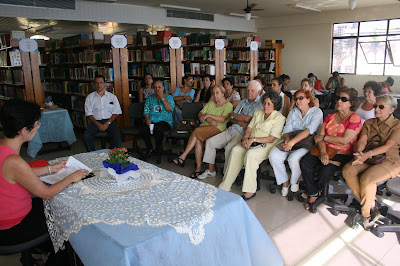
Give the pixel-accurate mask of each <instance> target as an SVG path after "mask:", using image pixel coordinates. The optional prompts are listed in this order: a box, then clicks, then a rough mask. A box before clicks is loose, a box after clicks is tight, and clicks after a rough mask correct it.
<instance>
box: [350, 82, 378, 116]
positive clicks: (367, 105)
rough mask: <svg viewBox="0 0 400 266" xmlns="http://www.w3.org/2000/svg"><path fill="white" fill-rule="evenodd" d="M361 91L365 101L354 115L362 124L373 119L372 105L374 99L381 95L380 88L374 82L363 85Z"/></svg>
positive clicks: (373, 109) (373, 110) (374, 101)
mask: <svg viewBox="0 0 400 266" xmlns="http://www.w3.org/2000/svg"><path fill="white" fill-rule="evenodd" d="M363 91H364V97H365V101H362V102H361V103H360V105H359V106H358V108H357V110H356V114H358V115H359V116H360V117H361V123H362V124H364V122H365V120H368V119H370V118H374V117H375V108H374V105H375V103H376V97H377V96H379V95H381V93H382V86H381V85H380V84H379V83H378V82H376V81H368V82H367V83H365V84H364V88H363Z"/></svg>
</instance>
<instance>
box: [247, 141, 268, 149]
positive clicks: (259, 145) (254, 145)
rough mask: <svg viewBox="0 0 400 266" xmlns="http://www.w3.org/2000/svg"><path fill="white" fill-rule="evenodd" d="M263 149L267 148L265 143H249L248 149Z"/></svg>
mask: <svg viewBox="0 0 400 266" xmlns="http://www.w3.org/2000/svg"><path fill="white" fill-rule="evenodd" d="M261 147H263V148H265V147H267V143H261V142H253V143H251V145H250V147H249V149H256V148H261Z"/></svg>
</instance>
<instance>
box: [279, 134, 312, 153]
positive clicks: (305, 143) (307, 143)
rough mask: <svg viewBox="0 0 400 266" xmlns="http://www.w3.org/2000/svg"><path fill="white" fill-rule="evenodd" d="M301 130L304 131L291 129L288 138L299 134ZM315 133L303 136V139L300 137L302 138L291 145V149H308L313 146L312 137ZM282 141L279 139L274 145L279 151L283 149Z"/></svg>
mask: <svg viewBox="0 0 400 266" xmlns="http://www.w3.org/2000/svg"><path fill="white" fill-rule="evenodd" d="M303 131H304V130H295V131H292V132H290V133H289V138H290V139H293V138H294V137H296V136H297V134H299V133H300V132H303ZM315 135H316V134H313V135H308V136H307V137H305V138H304V139H302V140H300V141H299V142H297V143H296V144H295V145H293V147H292V151H293V150H298V149H301V148H304V149H307V150H310V149H311V148H312V147H314V144H315V143H314V137H315ZM284 142H285V141H281V142H279V143H278V144H277V145H276V147H277V148H278V149H279V150H280V151H284V149H283V147H282V144H283V143H284Z"/></svg>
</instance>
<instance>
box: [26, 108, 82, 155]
mask: <svg viewBox="0 0 400 266" xmlns="http://www.w3.org/2000/svg"><path fill="white" fill-rule="evenodd" d="M39 121H40V123H41V126H40V128H39V129H38V131H37V134H36V136H35V137H34V138H33V139H32V140H31V141H29V143H28V155H29V156H31V157H32V158H34V157H35V156H36V154H37V153H38V152H39V151H40V149H41V148H42V147H43V143H47V142H63V141H66V142H68V144H69V145H71V144H72V143H74V142H75V141H76V136H75V133H74V127H73V125H72V122H71V118H70V117H69V113H68V111H67V110H66V109H62V108H58V109H55V110H45V111H43V112H42V117H41V118H40V120H39Z"/></svg>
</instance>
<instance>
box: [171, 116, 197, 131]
mask: <svg viewBox="0 0 400 266" xmlns="http://www.w3.org/2000/svg"><path fill="white" fill-rule="evenodd" d="M198 126H199V123H197V121H196V120H194V119H185V120H182V122H180V123H179V124H178V126H177V127H176V132H178V133H189V132H193V131H194V130H195V129H196V127H198Z"/></svg>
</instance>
